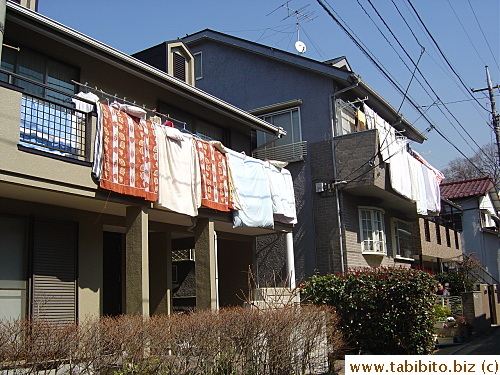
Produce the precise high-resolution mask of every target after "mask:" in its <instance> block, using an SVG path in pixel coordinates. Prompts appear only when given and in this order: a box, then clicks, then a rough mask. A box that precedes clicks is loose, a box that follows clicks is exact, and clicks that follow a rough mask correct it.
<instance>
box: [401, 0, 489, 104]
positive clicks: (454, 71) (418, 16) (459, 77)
mask: <svg viewBox="0 0 500 375" xmlns="http://www.w3.org/2000/svg"><path fill="white" fill-rule="evenodd" d="M406 1H407V2H408V4H410V7H411V8H412V10H413V12H414V13H415V15H416V16H417V18H418V20H419V21H420V23H421V24H422V26H423V27H424V29H425V31H426V33H427V34H428V35H429V37H430V38H431V40H432V42H433V43H434V45H435V46H436V47H437V49H438V51H439V53H440V54H441V56H443V59H444V61H445V62H446V64H447V65H448V67H449V68H450V69H451V71H452V72H453V74H455V75H456V76H457V78H458V80H459V81H460V83H461V84H462V86H464V88H465V89H466V90H467V92H468V93H469V94H470V95H471V96H472V97H473V98H474V99H475V100H476V102H477V103H478V104H479V105H480V106H481V107H482V108H483V109H484V110H486V111H487V112H490V111H489V110H488V109H487V108H486V107H484V106H483V105H482V104H481V103H480V102H479V100H477V98H476V97H475V96H474V95H472V93H471V92H470V91H469V88H468V86H467V85H466V84H465V82H464V80H463V79H462V77H461V76H460V74H458V72H457V71H456V69H455V68H454V67H453V65H452V64H451V62H450V60H448V58H447V57H446V55H445V54H444V52H443V50H442V49H441V47H440V46H439V44H438V43H437V41H436V39H435V38H434V36H433V35H432V33H431V32H430V30H429V29H428V28H427V26H426V25H425V23H424V21H423V20H422V17H420V14H419V13H418V12H417V10H416V9H415V7H414V6H413V3H412V2H411V0H406Z"/></svg>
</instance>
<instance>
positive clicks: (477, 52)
mask: <svg viewBox="0 0 500 375" xmlns="http://www.w3.org/2000/svg"><path fill="white" fill-rule="evenodd" d="M446 1H447V2H448V5H449V6H450V8H451V10H452V11H453V14H454V15H455V17H456V18H457V20H458V23H460V26H462V29H463V31H464V33H465V35H467V38H468V39H469V42H470V44H471V45H472V48H474V51H476V54H477V56H478V57H479V59H480V60H481V61H482V62H483V64H484V65H488V64H486V63H485V62H484V60H483V58H482V57H481V55H480V54H479V51H478V50H477V48H476V45H475V44H474V43H473V42H472V39H471V37H470V35H469V33H468V32H467V29H466V28H465V27H464V24H463V23H462V21H460V18H459V17H458V14H457V12H455V9H454V8H453V5H451V3H450V0H446Z"/></svg>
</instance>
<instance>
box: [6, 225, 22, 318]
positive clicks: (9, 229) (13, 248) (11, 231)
mask: <svg viewBox="0 0 500 375" xmlns="http://www.w3.org/2000/svg"><path fill="white" fill-rule="evenodd" d="M27 228H28V226H27V223H26V221H25V220H24V219H22V218H17V217H4V216H0V254H1V256H2V261H1V262H0V320H3V319H4V320H10V319H22V318H24V317H25V316H26V291H27V280H28V278H27V260H26V258H27V254H28V250H27V241H26V233H27Z"/></svg>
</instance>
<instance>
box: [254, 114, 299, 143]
mask: <svg viewBox="0 0 500 375" xmlns="http://www.w3.org/2000/svg"><path fill="white" fill-rule="evenodd" d="M259 117H260V118H261V119H263V120H265V121H267V122H269V123H271V124H273V125H274V126H278V127H282V128H283V129H284V130H285V131H286V135H285V136H284V137H282V138H279V139H276V140H275V141H273V142H271V143H270V144H269V145H268V146H267V147H276V146H284V145H288V144H291V143H297V142H301V141H302V132H301V125H300V110H299V108H298V107H295V108H290V109H286V110H283V111H279V112H273V113H269V114H265V115H262V116H259ZM273 138H276V137H275V136H274V135H272V134H268V133H264V132H262V131H257V146H261V145H263V144H265V143H266V142H269V141H271V140H272V139H273Z"/></svg>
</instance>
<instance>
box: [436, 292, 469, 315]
mask: <svg viewBox="0 0 500 375" xmlns="http://www.w3.org/2000/svg"><path fill="white" fill-rule="evenodd" d="M435 304H436V305H441V306H443V307H449V308H450V310H451V315H463V314H464V307H463V304H462V297H459V296H450V297H443V296H438V297H436V301H435Z"/></svg>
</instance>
